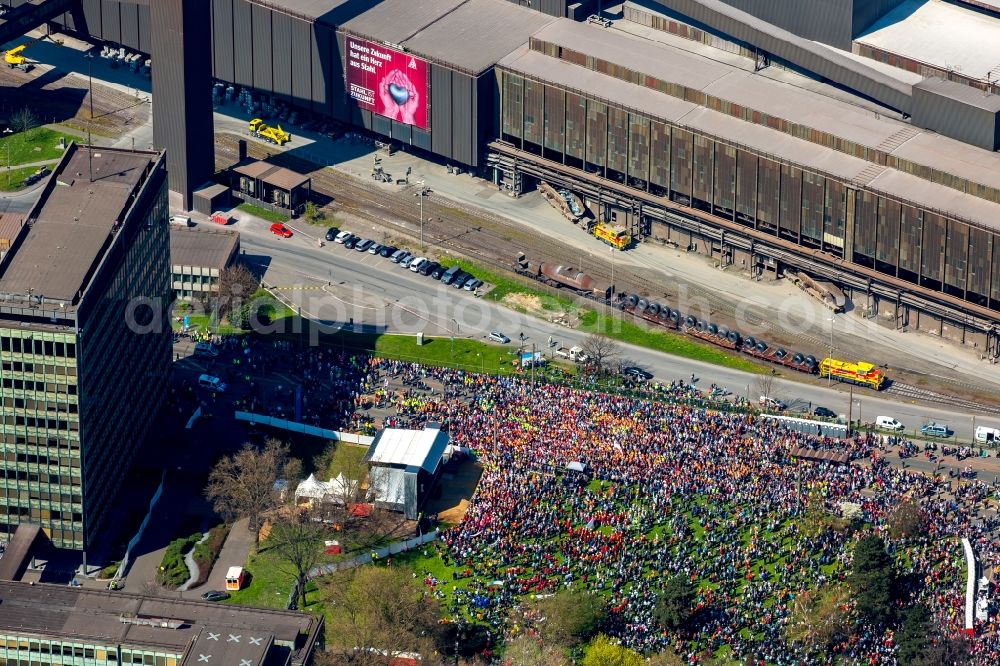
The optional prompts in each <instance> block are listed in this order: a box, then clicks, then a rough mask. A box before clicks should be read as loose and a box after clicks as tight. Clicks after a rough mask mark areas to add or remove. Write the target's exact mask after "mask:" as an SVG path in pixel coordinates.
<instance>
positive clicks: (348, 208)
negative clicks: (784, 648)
mask: <svg viewBox="0 0 1000 666" xmlns="http://www.w3.org/2000/svg"><path fill="white" fill-rule="evenodd" d="M241 138H243V137H241V136H238V135H235V134H229V133H220V134H217V135H216V139H215V143H216V168H217V169H223V168H226V167H228V166H230V165H231V164H233V163H234V162H236V158H237V141H238V140H239V139H241ZM247 150H248V155H249V156H250V157H252V158H255V159H265V158H267V159H268V161H270V162H272V163H274V164H278V165H280V166H284V167H287V168H289V169H293V170H295V171H298V172H300V173H304V174H308V175H309V176H310V177H311V178H312V179H313V190H314V191H315V192H318V193H322V194H324V195H326V196H330V197H331V198H332V199H333V202H332V204H331V207H332V208H333V209H334V210H335V211H337V210H340V211H343V212H345V213H348V214H353V215H357V216H359V217H362V218H365V219H369V220H371V221H373V222H376V223H378V224H379V225H381V226H382V227H384V228H385V229H386V230H387V231H388V232H390V234H392V233H396V234H398V235H399V236H401V237H402V239H405V240H406V241H408V242H411V243H412V240H413V239H414V238H416V237H417V235H418V233H419V226H420V217H419V213H418V208H417V206H415V205H413V195H414V191H415V190H416V186H415V185H413V186H408V187H405V188H403V189H401V190H396V191H387V190H386V189H385V188H383V187H381V186H379V185H378V184H377V183H376V182H375V181H371V182H368V181H367V180H365V179H363V178H356V177H353V176H350V175H348V174H345V173H342V172H339V171H336V170H335V169H331V168H326V167H325V166H323V165H318V164H315V163H313V162H310V161H308V160H306V159H303V158H301V157H298V156H296V155H293V154H291V153H286V152H279V153H277V154H274V153H272V150H273V149H269V147H268V146H266V145H264V144H260V143H257V142H255V141H248V142H247ZM423 208H424V217H423V234H424V238H425V240H426V243H425V244H426V245H428V246H429V247H430V246H432V247H434V248H439V249H443V250H447V251H449V252H451V253H453V254H457V255H460V256H465V257H468V258H469V259H472V260H474V261H476V262H478V263H481V264H483V265H485V266H488V267H490V268H492V269H496V270H499V271H501V272H504V273H513V272H514V271H513V263H514V257H515V256H516V254H517V253H518V251H520V250H527V249H530V253H531V255H532V256H537V257H540V258H545V259H546V260H547V261H552V262H555V263H561V264H563V265H566V266H571V265H572V266H579V263H580V261H581V258H583V257H585V258H586V272H587V273H589V274H590V275H591V276H593V277H594V278H596V279H598V280H600V281H603V282H607V283H609V284H610V283H612V269H611V262H610V260H608V259H606V258H604V257H602V256H598V255H596V254H593V253H590V252H586V254H584V251H582V250H577V249H575V248H569V247H567V246H566V245H565V244H563V243H562V242H561V241H558V240H555V239H553V238H551V237H547V236H545V235H544V234H539V233H535V232H533V231H532V230H530V229H527V228H525V227H524V226H523V225H521V224H518V223H517V222H514V221H512V220H508V219H506V218H503V217H501V216H499V215H496V214H493V213H491V212H489V211H487V210H484V209H481V208H476V207H474V206H471V205H466V204H463V203H462V202H458V201H453V200H445V199H440V198H437V199H436V198H434V197H430V198H428V199H425V200H424V204H423ZM655 270H656V269H654V268H653V267H644V268H638V269H637V268H636V267H635V266H629V265H626V266H622V265H621V264H616V265H615V267H614V280H613V282H614V284H615V287H616V289H617V290H618V291H619V292H626V293H635V294H638V295H640V296H642V297H645V298H650V299H653V300H657V301H660V302H661V303H663V304H665V305H670V306H672V307H677V306H678V305H680V306H681V307H682V309H683V303H679V302H680V301H681V300H682V299H681V298H680V292H681V290H682V289H683V290H684V292H685V298H686V299H687V301H688V302H692V303H695V302H698V303H701V304H703V305H704V306H707V307H702V308H701V312H698V313H696V315H697V316H698V317H699V319H704V320H708V321H712V322H714V323H717V324H718V325H720V326H721V325H723V324H724V325H727V326H729V327H730V328H735V329H739V328H740V327H741V326H742V327H746V326H747V325H749V326H750V327H756V328H757V329H758V331H754V335H755V336H756V337H757V338H758V339H762V337H763V336H762V334H761V333H760V331H767V333H766V334H764V335H766V336H767V342H768V343H769V344H770V345H772V346H782V347H785V348H788V349H792V348H794V349H800V350H802V351H809V350H810V349H811V350H813V351H821V350H824V349H826V348H827V346H828V340H826V339H825V338H823V337H821V336H817V335H810V334H808V333H797V334H795V335H794V336H793V335H792V334H789V333H788V332H787V331H785V330H784V329H782V328H781V327H780V325H779V324H778V323H776V322H775V321H773V319H774V316H773V315H774V313H773V312H764V311H763V310H764V308H763V307H761V306H751V307H749V308H744V307H738V306H737V305H736V304H735V303H733V302H732V301H730V300H726V299H724V298H721V297H719V296H718V295H717V294H716V293H715V292H713V291H712V290H710V289H707V288H703V287H701V286H699V285H696V284H691V283H683V282H680V281H673V282H670V281H666V280H664V279H663V278H662V277H657V278H654V277H653V276H652V275H651V273H653V272H654V271H655ZM548 289H549V290H550V291H551V292H552V293H560V294H562V295H566V296H573V297H575V300H577V301H578V302H581V303H582V302H590V303H593V302H594V301H592V300H590V299H586V298H584V297H583V296H580V295H579V294H575V293H574V292H572V291H569V290H563V289H556V288H553V287H548ZM841 344H842V345H843V344H844V343H843V342H842V343H841ZM817 355H819V354H817ZM893 367H894V368H895V369H896V370H899V371H903V372H908V370H907V369H906V368H905V367H903V366H901V365H899V364H898V363H896V364H893ZM912 372H913V373H914V374H917V375H919V374H923V373H920V372H919V371H912ZM935 380H936V381H941V382H945V383H947V384H949V385H951V386H954V387H956V389H959V390H964V391H971V392H975V393H989V392H990V391H991V388H988V387H984V386H977V385H974V384H970V383H966V382H961V381H958V380H953V379H948V378H944V377H940V378H938V377H936V378H935ZM886 391H888V394H889V395H893V396H896V397H899V398H904V399H908V400H923V401H928V402H934V403H937V404H946V405H951V406H955V407H961V408H968V409H978V410H981V411H989V412H991V413H997V414H1000V407H992V406H987V405H983V404H980V403H976V402H974V401H971V400H967V399H964V398H959V397H955V396H949V395H945V394H941V393H936V392H934V391H929V390H926V389H922V388H920V387H917V386H913V385H909V384H905V383H900V382H894V383H893V384H892V386H890V387H889V389H886Z"/></svg>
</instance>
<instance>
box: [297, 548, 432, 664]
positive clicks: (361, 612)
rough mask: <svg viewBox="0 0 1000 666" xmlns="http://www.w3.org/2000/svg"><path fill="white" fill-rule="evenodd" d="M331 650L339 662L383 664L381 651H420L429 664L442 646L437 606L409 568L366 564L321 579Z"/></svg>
mask: <svg viewBox="0 0 1000 666" xmlns="http://www.w3.org/2000/svg"><path fill="white" fill-rule="evenodd" d="M317 582H319V583H320V594H321V596H322V598H323V599H324V601H325V602H326V603H328V604H329V606H330V608H331V610H332V611H333V612H331V613H330V615H329V618H330V619H329V629H328V631H327V636H328V637H329V638H328V645H327V650H328V652H329V653H330V655H331V657H333V658H334V659H336V660H337V661H336V662H335V663H340V664H351V665H352V666H355V665H356V666H369V665H371V666H375V665H376V664H377V665H379V666H384V664H385V663H386V662H385V657H383V656H382V655H381V654H379V653H378V652H377V651H386V652H389V653H392V652H417V653H419V654H421V655H423V656H424V662H423V663H427V661H428V660H429V658H430V656H431V655H432V654H434V652H435V650H436V649H437V648H438V647H439V646H440V633H439V625H438V618H439V617H440V612H439V610H438V606H437V602H436V601H435V600H434V599H433V598H432V597H428V596H427V595H425V594H424V590H423V585H422V583H421V582H420V580H418V579H415V578H414V577H413V576H412V575H411V572H410V571H409V570H408V569H406V568H405V567H374V566H364V567H357V568H355V569H349V570H347V571H342V572H338V573H335V574H333V575H331V576H325V577H323V579H322V581H317Z"/></svg>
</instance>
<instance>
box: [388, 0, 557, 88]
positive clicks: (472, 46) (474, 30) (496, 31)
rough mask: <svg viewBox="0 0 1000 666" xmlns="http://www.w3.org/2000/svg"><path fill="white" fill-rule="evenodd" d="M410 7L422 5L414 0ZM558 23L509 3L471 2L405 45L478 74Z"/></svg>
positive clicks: (463, 4) (432, 24)
mask: <svg viewBox="0 0 1000 666" xmlns="http://www.w3.org/2000/svg"><path fill="white" fill-rule="evenodd" d="M408 4H411V5H412V4H418V3H413V2H412V0H411V1H410V2H409V3H408ZM554 20H555V19H554V18H553V17H551V16H547V15H545V14H542V13H541V12H537V11H533V10H530V9H528V8H526V7H520V6H518V5H516V4H512V3H509V2H497V0H467V1H466V2H463V3H462V4H461V5H459V6H458V7H456V8H455V9H454V10H453V11H451V12H449V13H448V14H447V15H445V16H443V17H441V19H440V20H438V21H435V22H434V23H431V24H430V25H428V26H427V27H425V28H423V29H422V30H420V31H419V32H417V33H416V34H414V35H413V36H412V37H410V38H409V39H407V40H406V41H405V42H403V45H404V46H406V48H407V49H409V50H411V51H413V52H415V53H418V54H423V55H425V56H427V57H429V58H433V59H435V60H440V61H442V62H447V63H452V64H454V65H455V66H457V67H460V68H462V69H467V70H470V71H473V72H475V73H477V74H478V73H479V72H482V71H484V70H487V69H489V68H490V67H492V66H493V65H494V64H495V63H496V62H497V60H499V59H500V58H502V57H504V56H505V55H507V54H508V53H510V52H511V51H513V50H514V49H516V48H517V47H519V46H520V45H521V44H524V43H525V42H527V41H528V37H530V36H531V34H532V33H534V32H535V31H537V30H539V29H541V28H543V27H544V26H546V25H548V24H550V23H552V22H553V21H554Z"/></svg>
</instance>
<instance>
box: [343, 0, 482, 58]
mask: <svg viewBox="0 0 1000 666" xmlns="http://www.w3.org/2000/svg"><path fill="white" fill-rule="evenodd" d="M463 2H465V0H420V2H414V1H413V0H382V2H378V3H375V4H374V5H373V6H372V8H371V9H369V10H368V11H366V12H364V13H363V14H359V15H358V16H356V17H354V18H352V19H351V20H349V21H347V22H345V23H344V24H343V26H342V27H343V28H344V30H346V31H347V32H350V33H352V34H354V35H357V36H358V37H367V38H369V39H371V40H374V41H377V42H388V43H390V44H397V45H400V44H402V43H403V42H405V41H406V40H407V39H409V38H410V37H412V36H413V35H415V34H417V33H418V32H419V31H421V30H423V29H424V28H426V27H427V26H429V25H430V24H431V23H433V22H434V21H437V20H438V19H440V18H441V17H442V16H444V15H445V14H447V13H448V12H450V11H452V10H453V9H455V8H456V7H458V6H459V5H460V4H462V3H463ZM468 46H469V47H470V49H469V50H470V51H472V50H473V49H474V48H475V46H476V45H475V44H469V45H468Z"/></svg>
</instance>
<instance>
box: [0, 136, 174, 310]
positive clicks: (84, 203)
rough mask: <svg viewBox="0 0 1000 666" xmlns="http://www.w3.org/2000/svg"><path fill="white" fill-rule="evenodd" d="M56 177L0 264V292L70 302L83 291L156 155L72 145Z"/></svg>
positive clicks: (55, 174)
mask: <svg viewBox="0 0 1000 666" xmlns="http://www.w3.org/2000/svg"><path fill="white" fill-rule="evenodd" d="M69 150H71V151H72V152H71V153H70V154H69V155H67V156H66V157H64V160H63V161H62V162H60V164H59V166H58V167H57V170H56V172H55V173H53V174H52V175H51V176H49V178H50V179H52V180H55V181H57V184H56V185H55V187H48V188H47V189H46V190H45V191H44V192H43V194H42V198H41V199H39V201H38V202H37V203H36V204H35V208H34V209H33V212H32V213H31V214H29V217H31V216H33V217H34V221H33V222H32V223H31V226H30V228H29V229H28V231H27V233H26V234H25V235H24V240H23V241H22V242H21V244H20V245H19V246H17V247H16V248H15V249H14V250H13V251H12V252H11V254H10V255H9V261H5V263H4V264H3V265H2V266H0V292H5V293H11V294H28V293H31V294H32V295H35V296H42V297H44V298H46V299H52V300H56V301H65V302H66V303H67V304H72V303H74V302H75V301H76V300H77V297H78V295H79V294H80V293H82V292H84V291H86V289H87V286H88V283H89V279H90V277H91V274H92V272H93V269H94V267H95V266H96V265H97V264H98V263H99V262H100V260H101V259H102V258H103V256H104V252H105V251H106V249H107V247H108V246H109V245H110V241H111V239H112V230H113V229H114V228H115V225H116V224H117V223H118V222H119V221H120V220H121V219H122V218H123V217H124V214H125V213H126V212H127V210H128V208H129V206H131V203H132V196H133V194H134V193H135V192H136V191H137V190H138V187H139V185H140V184H141V183H142V182H143V181H144V180H145V178H146V176H147V174H148V173H149V169H150V167H151V166H152V165H153V164H154V163H155V162H156V160H157V159H158V155H157V154H155V153H148V152H132V151H128V150H117V149H109V148H94V149H93V179H92V180H91V178H90V176H89V174H90V171H89V169H90V159H89V153H90V150H91V149H90V148H88V147H86V146H76V145H74V146H73V147H71V148H70V149H69Z"/></svg>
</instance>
